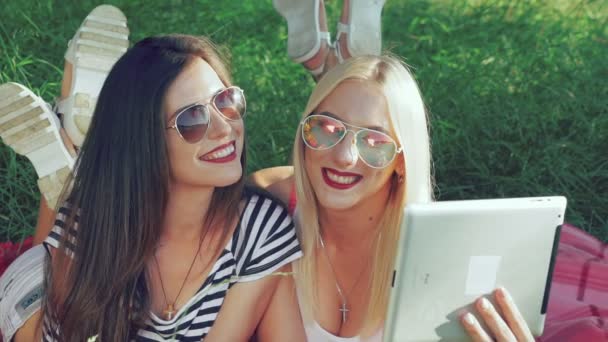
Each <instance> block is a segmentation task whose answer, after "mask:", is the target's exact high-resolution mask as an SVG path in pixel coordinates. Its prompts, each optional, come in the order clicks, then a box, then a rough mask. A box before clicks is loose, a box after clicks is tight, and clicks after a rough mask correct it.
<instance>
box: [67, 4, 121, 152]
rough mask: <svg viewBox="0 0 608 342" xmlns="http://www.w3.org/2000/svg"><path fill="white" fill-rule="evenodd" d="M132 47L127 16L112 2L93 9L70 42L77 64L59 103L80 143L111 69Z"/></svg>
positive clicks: (71, 134) (74, 139) (69, 54)
mask: <svg viewBox="0 0 608 342" xmlns="http://www.w3.org/2000/svg"><path fill="white" fill-rule="evenodd" d="M128 47H129V28H128V27H127V18H126V17H125V15H124V14H123V13H122V12H121V11H120V10H119V9H118V8H116V7H114V6H111V5H101V6H98V7H96V8H95V9H93V11H91V13H89V15H87V17H86V18H85V19H84V21H83V22H82V24H81V25H80V27H79V28H78V30H77V31H76V34H75V35H74V37H73V38H72V39H71V40H70V42H69V43H68V50H67V51H66V53H65V59H66V60H67V61H68V62H70V63H72V66H73V68H72V80H71V81H72V88H71V90H70V95H69V96H68V97H67V98H66V99H64V100H62V101H59V102H58V103H57V111H58V112H59V113H62V114H63V127H64V128H65V131H66V133H67V134H68V136H69V137H70V139H71V140H72V142H73V143H74V144H75V145H76V146H81V145H82V142H83V141H84V137H85V136H86V132H87V130H88V128H89V124H90V122H91V117H92V116H93V112H94V109H95V104H96V102H97V97H98V95H99V92H100V91H101V87H102V86H103V83H104V82H105V79H106V77H107V75H108V73H109V71H110V69H111V68H112V66H113V65H114V63H116V61H117V60H118V59H119V58H120V57H121V56H122V55H123V54H124V53H125V51H127V48H128Z"/></svg>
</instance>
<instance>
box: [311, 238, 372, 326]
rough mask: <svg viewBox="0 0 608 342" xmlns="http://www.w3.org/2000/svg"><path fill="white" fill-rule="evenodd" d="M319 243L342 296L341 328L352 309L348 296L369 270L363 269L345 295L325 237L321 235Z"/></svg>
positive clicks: (340, 308)
mask: <svg viewBox="0 0 608 342" xmlns="http://www.w3.org/2000/svg"><path fill="white" fill-rule="evenodd" d="M319 241H320V242H321V247H322V249H323V254H324V255H325V258H326V259H327V263H328V264H329V268H330V269H331V272H332V274H333V275H334V281H335V283H336V290H338V294H339V295H340V299H341V300H342V305H340V307H339V308H338V311H340V313H341V314H342V324H341V326H342V325H344V323H346V320H347V318H348V317H347V314H348V312H350V309H349V308H348V304H347V299H348V297H347V296H348V295H349V294H350V293H351V292H352V291H353V290H354V289H355V287H357V284H358V283H359V280H361V278H362V277H363V274H364V273H365V270H367V267H363V269H362V270H361V272H360V273H359V275H358V276H357V278H356V280H355V283H354V284H353V287H351V289H350V290H349V291H348V292H347V293H346V294H345V293H344V291H342V287H340V284H339V283H338V276H337V274H336V270H335V269H334V265H333V264H332V263H331V260H330V259H329V254H327V251H326V249H325V242H324V241H323V237H321V235H319Z"/></svg>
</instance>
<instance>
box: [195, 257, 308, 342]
mask: <svg viewBox="0 0 608 342" xmlns="http://www.w3.org/2000/svg"><path fill="white" fill-rule="evenodd" d="M287 270H288V268H287V266H284V267H282V268H281V269H280V270H279V271H278V272H285V271H287ZM280 280H281V277H279V276H266V277H264V278H262V279H259V280H254V281H251V282H242V283H237V284H235V285H234V286H232V288H231V289H230V290H229V291H228V294H227V295H226V299H225V300H224V304H222V308H221V309H220V312H219V314H218V317H217V320H216V321H215V323H214V324H213V327H212V328H211V330H210V331H209V335H207V337H206V338H205V341H212V342H217V341H226V342H233V341H247V340H249V338H250V337H251V336H252V335H253V334H254V331H255V329H256V327H257V326H258V324H259V322H260V320H261V319H262V316H263V315H264V312H265V311H267V308H268V306H269V304H270V302H271V299H272V298H273V294H274V293H275V291H276V290H277V289H278V288H279V286H278V285H279V282H280ZM274 340H275V341H279V339H274ZM282 341H304V340H303V339H301V340H298V339H295V340H294V339H292V338H289V339H287V340H285V339H283V340H282Z"/></svg>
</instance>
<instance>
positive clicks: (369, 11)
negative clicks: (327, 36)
mask: <svg viewBox="0 0 608 342" xmlns="http://www.w3.org/2000/svg"><path fill="white" fill-rule="evenodd" d="M384 3H385V0H350V3H349V8H348V21H349V23H348V24H344V23H341V22H338V28H337V35H336V57H337V58H338V62H339V63H342V62H344V56H343V52H342V51H341V50H340V43H339V39H340V37H341V36H342V35H343V34H345V35H346V47H347V48H348V52H349V54H350V55H351V56H352V57H356V56H364V55H375V56H378V55H380V52H381V50H382V27H381V21H382V8H383V7H384Z"/></svg>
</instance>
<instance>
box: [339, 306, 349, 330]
mask: <svg viewBox="0 0 608 342" xmlns="http://www.w3.org/2000/svg"><path fill="white" fill-rule="evenodd" d="M338 310H339V311H340V312H342V325H344V323H346V313H347V312H348V311H350V310H348V308H347V307H346V303H344V302H342V306H341V307H340V308H339V309H338Z"/></svg>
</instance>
